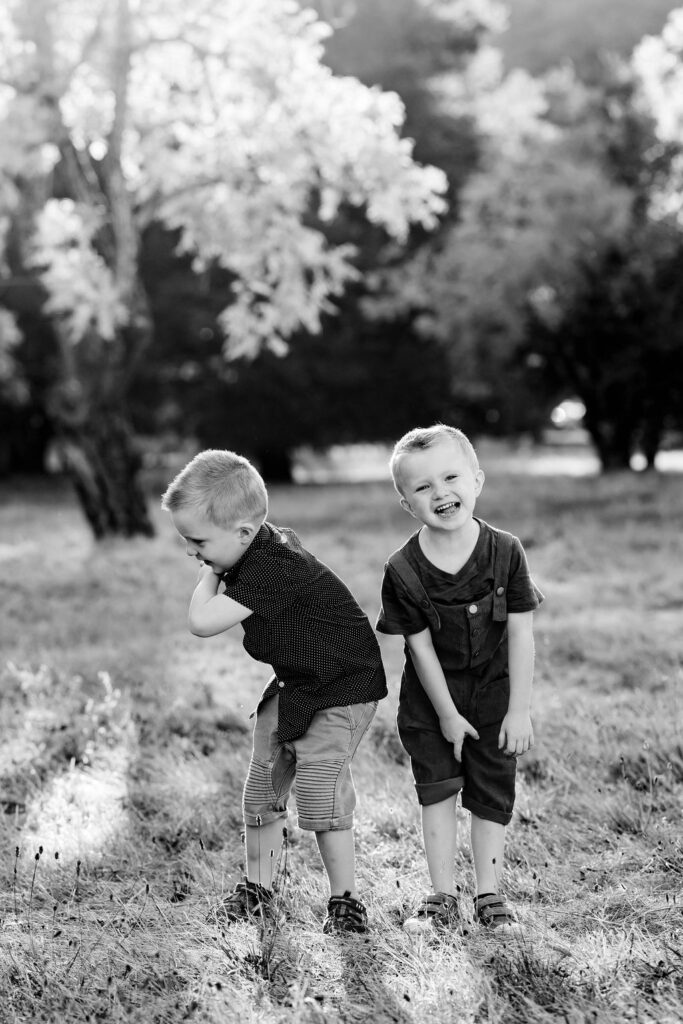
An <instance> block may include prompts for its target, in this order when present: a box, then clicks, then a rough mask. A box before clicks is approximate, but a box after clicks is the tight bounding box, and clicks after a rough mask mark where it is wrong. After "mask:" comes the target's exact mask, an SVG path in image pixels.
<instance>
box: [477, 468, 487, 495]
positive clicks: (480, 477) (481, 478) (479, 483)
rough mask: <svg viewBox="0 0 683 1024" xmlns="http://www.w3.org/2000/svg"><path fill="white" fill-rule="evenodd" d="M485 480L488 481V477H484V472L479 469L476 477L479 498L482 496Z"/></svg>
mask: <svg viewBox="0 0 683 1024" xmlns="http://www.w3.org/2000/svg"><path fill="white" fill-rule="evenodd" d="M484 480H486V477H485V476H484V470H483V469H478V470H477V472H476V475H475V477H474V487H475V493H476V495H477V497H479V495H480V494H481V490H482V487H483V486H484Z"/></svg>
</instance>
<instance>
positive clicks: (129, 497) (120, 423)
mask: <svg viewBox="0 0 683 1024" xmlns="http://www.w3.org/2000/svg"><path fill="white" fill-rule="evenodd" d="M56 428H57V441H56V443H57V451H58V454H59V459H60V462H61V465H62V467H63V469H64V472H65V473H67V475H68V476H69V477H70V478H71V480H72V482H73V484H74V487H75V490H76V494H77V496H78V500H79V502H80V504H81V508H82V510H83V512H84V514H85V517H86V519H87V520H88V523H89V524H90V527H91V529H92V531H93V533H94V535H95V537H96V538H97V539H98V540H101V539H102V538H104V537H107V536H110V535H112V534H116V535H119V536H123V537H133V536H136V535H140V534H141V535H143V536H145V537H151V536H153V535H154V527H153V526H152V522H151V520H150V518H149V513H148V509H147V501H146V498H145V494H144V491H143V488H142V485H141V483H140V480H139V470H140V467H141V459H140V455H139V453H138V451H137V449H136V446H135V443H134V440H133V435H132V432H131V429H130V426H129V424H128V422H127V419H126V418H125V416H124V415H123V414H122V413H121V412H117V411H115V410H111V409H110V410H107V409H100V410H98V412H97V415H96V416H94V417H91V418H90V419H89V420H88V421H86V422H84V423H81V424H78V425H74V424H73V423H68V422H65V421H64V420H62V422H57V423H56Z"/></svg>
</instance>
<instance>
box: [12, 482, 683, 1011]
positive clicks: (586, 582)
mask: <svg viewBox="0 0 683 1024" xmlns="http://www.w3.org/2000/svg"><path fill="white" fill-rule="evenodd" d="M494 476H496V474H490V478H489V480H488V481H487V485H486V488H485V491H484V495H483V496H482V499H481V505H480V511H481V514H482V516H483V517H484V518H486V519H489V520H490V521H492V522H494V523H497V524H499V525H501V526H504V527H506V528H508V529H511V530H513V531H514V532H516V533H518V534H519V535H520V536H521V537H522V539H523V540H524V542H525V544H526V546H527V548H528V553H529V557H530V560H531V562H532V566H533V569H534V573H535V576H536V577H537V579H538V581H539V583H540V585H541V586H542V588H543V589H544V591H545V592H546V595H547V598H548V600H547V603H546V605H545V606H544V608H543V609H542V611H541V612H540V613H539V615H538V617H537V647H538V667H537V687H536V713H535V722H536V727H537V733H538V742H537V745H536V747H535V748H534V750H533V752H532V753H531V754H530V755H529V756H528V757H527V758H525V759H524V761H523V762H522V765H521V785H520V795H519V800H518V805H517V812H516V815H515V818H514V821H513V823H512V825H511V827H510V832H509V844H508V866H507V873H506V888H507V890H508V892H509V894H510V896H511V898H512V899H513V900H514V902H515V903H516V904H517V905H518V907H519V909H520V914H521V917H522V918H523V921H524V925H525V930H524V932H523V935H522V936H521V937H517V938H515V939H508V940H506V941H500V940H499V939H497V938H493V937H490V936H488V935H482V934H480V933H478V932H477V931H476V930H475V929H471V930H470V931H469V934H467V935H449V936H446V937H443V936H434V937H432V938H427V939H425V938H422V939H418V940H417V941H416V940H415V939H410V938H409V937H408V936H406V935H405V934H404V933H403V932H402V931H401V928H400V923H401V920H402V918H403V916H404V914H405V912H406V910H407V909H408V908H409V907H411V906H412V905H413V903H414V901H415V899H416V898H417V897H418V896H419V895H420V893H421V892H422V890H423V888H424V886H425V881H426V872H425V866H424V860H423V856H422V852H421V846H420V838H419V830H418V816H417V812H416V807H415V802H414V796H413V789H412V784H411V781H410V773H409V770H408V768H407V766H406V764H405V761H404V759H403V757H402V752H401V750H400V747H399V745H398V744H397V742H396V738H395V734H394V726H393V715H394V712H395V702H396V681H397V677H398V672H399V669H400V663H401V649H400V648H401V645H400V643H399V642H398V641H395V640H391V639H386V638H383V639H382V647H383V652H384V654H385V660H386V665H387V668H388V670H389V674H390V677H391V680H392V684H391V685H392V692H391V696H390V698H389V699H388V700H387V701H385V702H384V704H383V705H382V708H381V713H380V715H379V716H378V721H377V722H376V724H375V726H374V728H373V732H372V734H371V736H370V739H369V740H368V741H367V742H366V743H365V744H364V748H363V749H362V750H361V752H360V754H359V757H358V762H357V768H356V772H355V775H356V781H357V787H358V789H359V792H360V794H361V803H360V809H359V815H358V830H357V836H358V839H357V845H358V864H359V876H360V886H361V889H362V891H363V894H364V896H365V898H366V901H367V903H368V906H369V910H370V916H371V921H372V931H371V933H370V935H369V936H368V937H367V938H356V939H347V940H341V939H336V938H332V939H330V938H327V937H324V936H323V935H322V934H321V932H320V922H321V918H322V915H323V912H324V905H325V901H326V896H327V894H326V889H325V882H324V878H323V875H322V873H321V868H320V864H319V861H318V856H317V852H316V850H315V844H314V842H313V840H312V838H311V837H310V836H309V835H308V834H307V833H303V832H301V831H299V830H298V829H297V828H296V827H295V825H294V823H293V822H291V823H290V828H289V838H288V861H287V870H284V868H283V870H282V872H281V876H280V896H279V899H280V901H281V903H282V908H283V911H284V917H283V920H282V921H281V923H280V924H279V926H278V927H277V928H276V929H275V931H274V932H271V933H269V934H265V935H264V934H259V932H258V930H257V929H255V928H254V927H252V926H247V925H239V926H235V927H233V928H231V929H221V928H220V927H219V926H218V925H217V924H216V922H215V920H214V919H213V918H212V915H211V908H212V906H213V905H214V904H215V903H216V901H217V899H218V898H219V897H220V895H221V893H223V892H225V891H226V890H228V889H230V888H231V887H232V885H233V884H234V882H235V880H236V879H237V878H238V876H239V873H240V863H241V859H242V848H241V844H240V837H239V832H240V814H239V804H240V787H241V781H242V777H243V774H244V769H245V765H246V761H247V758H248V752H249V737H248V714H249V712H250V710H251V708H252V706H253V704H254V702H255V699H256V697H257V695H258V693H259V690H260V687H261V685H262V683H263V681H264V678H265V673H264V671H263V670H262V669H261V668H260V667H259V666H258V665H256V664H254V663H253V662H251V661H250V660H249V659H248V658H247V657H246V655H245V654H244V652H243V650H242V648H241V644H240V640H239V637H232V636H224V637H219V638H215V639H213V640H211V641H201V640H197V639H195V638H193V637H191V636H190V635H189V634H188V633H187V632H186V631H185V612H186V604H187V597H188V594H189V590H190V588H191V586H192V582H193V579H194V575H195V573H194V569H193V567H192V565H191V564H190V563H189V560H186V559H184V558H183V556H182V552H181V550H180V548H179V546H178V544H177V543H176V541H175V540H174V539H173V538H172V536H171V531H170V529H169V526H168V523H167V522H166V521H165V519H164V517H163V516H162V515H161V514H159V516H158V521H159V527H160V532H159V536H158V537H157V538H156V539H155V540H152V541H139V542H137V541H136V542H133V543H107V544H104V545H100V546H96V545H94V544H93V543H92V541H91V540H90V538H89V536H88V533H87V530H86V528H85V527H84V525H83V524H82V523H81V520H80V517H79V513H78V511H77V509H76V507H75V505H74V502H73V500H72V498H71V495H70V493H69V492H68V491H67V490H65V489H64V488H62V487H61V486H60V485H59V484H58V483H53V484H51V485H50V486H49V487H45V486H44V485H43V486H42V487H38V486H36V485H32V484H29V483H24V484H21V485H15V486H14V487H13V488H12V489H10V488H9V487H7V486H5V488H4V490H3V491H2V492H0V499H1V500H2V507H1V508H0V530H1V531H2V540H3V543H2V544H0V577H1V579H2V584H1V588H2V595H1V597H2V608H3V617H2V622H1V623H0V647H1V649H2V652H3V659H2V664H3V666H4V667H3V668H2V679H1V685H2V689H1V691H0V692H1V697H0V713H1V715H2V726H3V743H2V747H1V748H0V799H1V800H2V801H3V804H2V807H3V809H4V812H5V813H4V814H2V815H0V877H1V879H2V881H1V882H0V929H1V930H2V945H1V947H0V1020H2V1021H3V1022H7V1024H19V1022H22V1024H23V1022H24V1021H33V1020H35V1021H45V1022H60V1024H61V1022H68V1024H70V1022H72V1021H73V1022H77V1021H87V1020H90V1021H95V1020H107V1021H139V1022H144V1024H156V1022H159V1024H161V1022H169V1024H171V1022H172V1024H176V1022H180V1021H186V1020H191V1021H197V1022H199V1021H202V1022H210V1024H219V1022H220V1024H231V1022H237V1021H239V1022H242V1021H244V1022H252V1021H253V1022H254V1024H276V1022H279V1021H288V1022H289V1021H294V1022H297V1024H298V1022H309V1021H310V1022H318V1021H326V1022H336V1021H343V1022H350V1024H351V1022H356V1021H359V1022H360V1021H368V1020H371V1021H378V1022H385V1021H386V1022H390V1021H395V1022H400V1024H421V1022H423V1021H425V1020H430V1021H433V1022H434V1024H447V1022H448V1024H460V1022H471V1024H475V1022H484V1021H488V1022H495V1024H503V1022H504V1024H523V1022H533V1024H535V1022H538V1024H545V1022H549V1021H563V1022H568V1024H583V1022H586V1024H587V1022H591V1024H593V1022H601V1024H607V1022H610V1024H611V1022H615V1021H638V1022H643V1024H645V1022H657V1024H667V1022H672V1024H673V1022H674V1021H675V1022H678V1021H680V1020H681V1019H683V910H682V903H681V901H682V900H683V844H682V841H681V829H680V821H681V811H682V810H683V807H682V797H681V793H682V782H683V721H682V710H681V699H682V698H681V680H682V678H683V674H682V665H683V632H682V631H681V629H680V615H681V608H682V607H683V568H682V567H683V536H681V532H680V523H679V517H680V509H681V507H683V479H682V478H681V477H676V476H662V477H661V478H652V477H649V478H648V477H645V476H641V477H630V476H629V477H615V478H614V479H609V480H588V479H579V480H571V479H563V478H555V479H534V478H531V477H527V476H520V475H518V476H513V475H498V476H497V478H496V479H494ZM272 518H273V520H274V521H275V522H281V523H284V524H287V525H291V526H293V527H294V528H296V529H297V531H298V532H299V534H300V535H301V536H302V538H303V540H304V542H305V543H306V544H307V545H308V546H309V547H311V548H312V549H313V550H315V551H316V552H317V553H318V554H319V555H320V556H321V557H322V558H324V560H325V561H327V562H328V564H330V565H331V566H332V567H333V568H335V569H336V570H337V571H338V572H339V573H340V574H341V575H342V576H344V578H345V579H346V580H347V581H348V582H349V584H350V585H351V587H352V589H353V590H354V592H355V593H356V594H357V596H358V597H359V599H360V600H361V602H362V603H363V605H364V607H365V608H366V610H367V611H368V613H369V615H370V616H371V617H373V616H374V615H375V613H376V611H377V593H378V585H379V579H380V576H381V569H382V564H383V561H384V559H385V557H386V555H387V554H388V553H389V551H391V550H392V549H393V548H394V547H395V546H397V545H398V544H399V543H400V542H401V541H402V539H403V538H404V537H405V536H406V535H407V533H408V532H409V531H410V529H411V521H410V520H408V519H407V518H406V517H404V515H403V513H401V511H400V509H399V508H398V506H397V504H396V502H395V499H394V497H393V495H392V492H391V490H390V488H389V487H388V486H387V485H384V484H379V483H378V484H374V483H372V484H366V483H361V484H357V485H353V486H341V485H337V486H326V487H320V488H306V487H301V488H291V489H287V488H285V489H281V490H276V491H275V492H274V494H273V496H272ZM186 563H187V564H186ZM460 813H461V816H462V820H463V824H466V814H465V813H464V812H460ZM294 820H295V819H294ZM462 834H463V841H462V847H461V850H460V853H459V855H458V859H459V868H460V871H461V875H462V881H463V885H464V890H465V895H464V896H463V909H464V910H465V911H466V910H467V907H468V901H469V894H470V891H471V885H472V871H471V866H470V859H469V852H468V847H467V840H466V835H467V830H466V828H463V833H462Z"/></svg>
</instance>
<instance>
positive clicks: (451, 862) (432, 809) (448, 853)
mask: <svg viewBox="0 0 683 1024" xmlns="http://www.w3.org/2000/svg"><path fill="white" fill-rule="evenodd" d="M456 800H457V797H456V796H455V795H454V796H449V797H447V799H446V800H442V801H441V802H440V803H438V804H427V805H424V804H423V806H422V838H423V841H424V848H425V854H426V856H427V867H428V869H429V877H430V879H431V882H432V886H433V888H434V892H446V893H449V894H450V895H451V896H454V895H455V892H456V886H455V880H454V877H453V872H454V868H455V854H456V850H457V840H458V823H457V819H456V817H455V804H456Z"/></svg>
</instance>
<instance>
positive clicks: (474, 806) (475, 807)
mask: <svg viewBox="0 0 683 1024" xmlns="http://www.w3.org/2000/svg"><path fill="white" fill-rule="evenodd" d="M462 806H463V807H464V808H465V810H466V811H469V812H470V814H474V815H475V816H476V817H477V818H483V820H484V821H495V822H496V823H497V824H498V825H509V824H510V822H511V820H512V811H501V810H500V809H499V808H498V807H487V806H486V804H480V803H479V801H478V800H471V799H468V797H467V793H463V795H462Z"/></svg>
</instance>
